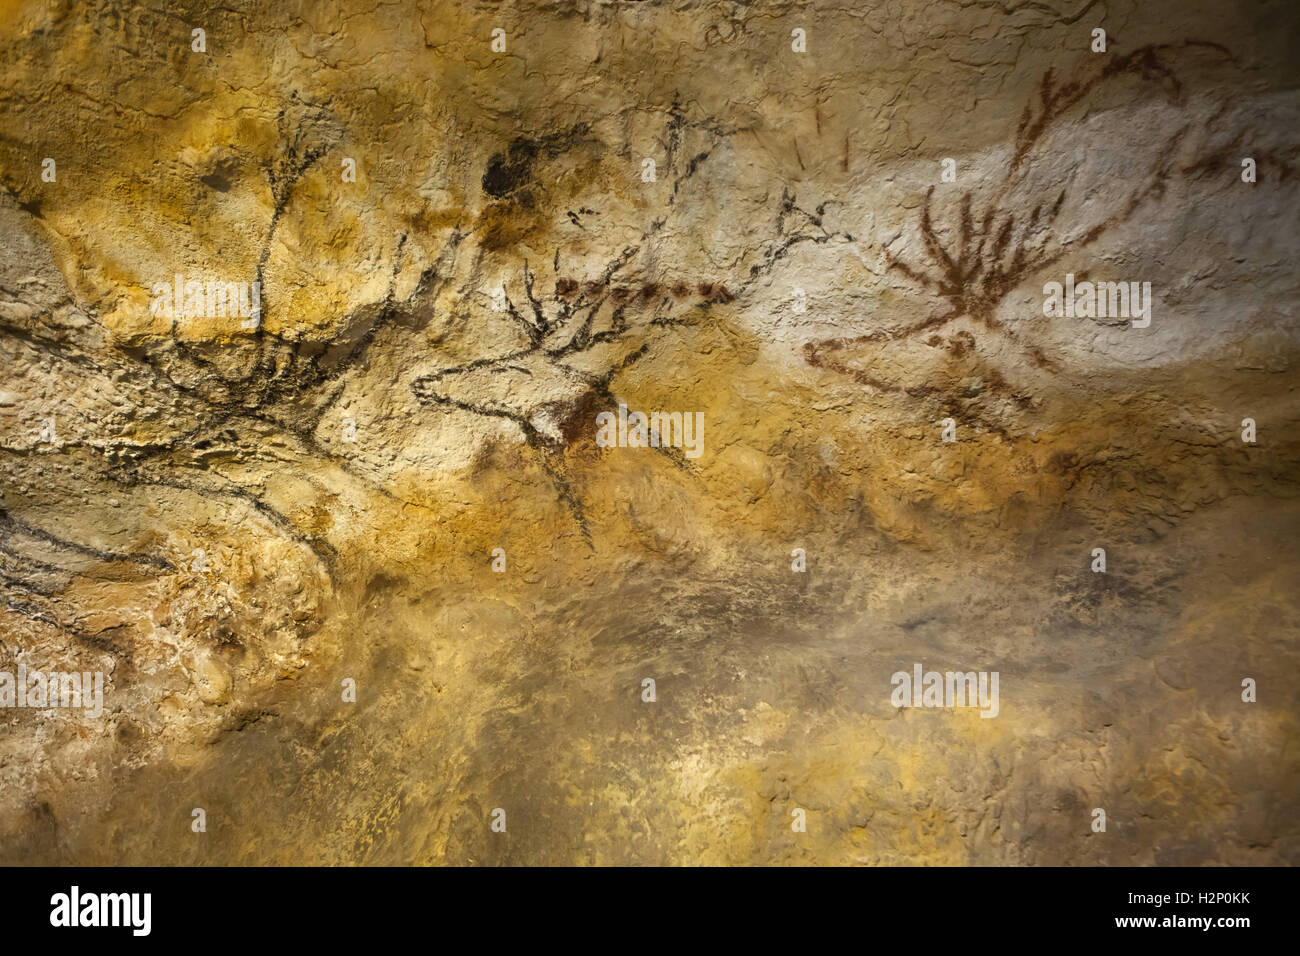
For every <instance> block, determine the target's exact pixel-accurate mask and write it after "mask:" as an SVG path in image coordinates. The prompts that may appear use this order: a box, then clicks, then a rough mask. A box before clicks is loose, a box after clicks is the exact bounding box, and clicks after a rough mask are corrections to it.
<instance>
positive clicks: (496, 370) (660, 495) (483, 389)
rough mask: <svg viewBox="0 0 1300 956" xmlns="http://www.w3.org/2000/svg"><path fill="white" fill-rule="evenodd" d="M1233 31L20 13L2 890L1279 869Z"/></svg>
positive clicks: (0, 635) (1289, 73)
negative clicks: (304, 875) (529, 877)
mask: <svg viewBox="0 0 1300 956" xmlns="http://www.w3.org/2000/svg"><path fill="white" fill-rule="evenodd" d="M1228 6H1229V5H1224V4H1219V3H1216V2H1214V0H1192V2H1190V3H1188V2H1182V3H1175V2H1162V3H1154V4H1153V3H1136V2H1118V3H1113V4H1108V5H1106V6H1105V7H1104V9H1103V7H1102V6H1099V5H1096V4H1091V5H1089V4H1080V3H1065V2H1057V0H1044V2H1036V3H1032V4H965V3H948V2H935V3H926V4H901V5H898V4H896V5H892V6H891V5H888V4H884V5H881V4H867V5H866V6H865V7H861V8H859V7H858V6H855V5H852V4H850V5H848V6H845V7H842V8H841V7H835V8H831V7H824V6H822V5H816V4H814V5H811V6H810V5H806V4H805V5H798V4H783V3H778V4H775V5H766V4H764V5H759V4H748V5H746V4H725V3H713V2H707V0H705V2H695V0H688V2H680V3H671V4H670V3H660V2H646V3H636V4H624V3H605V2H594V0H593V2H588V0H562V2H558V3H557V2H547V3H535V2H532V0H525V2H522V3H519V4H515V5H513V6H511V5H505V6H491V7H490V8H489V6H487V5H480V6H474V5H468V4H463V3H450V2H443V0H435V2H434V3H432V5H429V4H425V5H424V6H416V5H412V4H401V3H399V4H396V5H388V6H383V5H381V6H378V7H375V6H374V5H367V4H360V3H356V2H354V0H339V2H337V3H333V4H325V5H323V6H314V7H313V8H312V9H311V10H310V11H305V10H304V11H298V10H283V9H280V8H279V7H277V6H276V5H272V4H263V3H253V4H251V5H247V6H246V7H241V8H240V9H239V10H235V9H227V8H223V7H214V6H211V5H204V4H202V3H196V2H189V0H183V2H181V3H179V4H173V5H172V6H169V7H167V8H166V9H165V10H162V9H159V10H154V9H150V8H132V9H130V10H126V9H122V8H120V7H116V6H113V5H110V4H91V5H88V6H86V5H57V4H47V3H35V2H18V3H14V4H10V5H9V6H8V8H7V11H6V15H5V17H3V18H0V74H2V75H3V78H4V80H5V82H4V84H3V85H0V114H2V115H3V116H4V118H5V120H6V122H5V129H6V131H7V132H6V135H5V136H4V137H0V245H2V246H3V255H0V369H3V374H2V375H0V847H3V851H2V852H0V856H2V857H3V860H4V862H6V863H11V864H13V863H20V864H29V863H86V864H115V863H140V864H144V863H168V864H170V863H186V864H286V863H305V864H350V863H367V864H412V863H414V864H468V863H473V864H480V863H483V864H637V863H656V864H692V863H709V864H752V863H760V864H767V863H811V864H857V863H862V864H916V863H938V864H1053V865H1055V864H1062V863H1066V864H1146V863H1192V864H1243V863H1267V864H1276V863H1294V862H1297V861H1298V860H1300V814H1297V813H1296V809H1297V799H1296V795H1297V793H1298V792H1300V755H1298V752H1297V751H1296V749H1295V748H1294V747H1293V746H1290V741H1292V740H1293V738H1294V736H1295V734H1296V722H1297V715H1298V714H1300V654H1298V647H1300V645H1298V644H1297V639H1298V638H1300V627H1298V626H1297V623H1296V622H1297V621H1300V606H1298V603H1300V598H1298V597H1297V595H1300V560H1297V559H1298V558H1300V554H1297V545H1296V542H1297V541H1300V535H1298V534H1297V531H1300V494H1297V491H1298V489H1300V484H1298V479H1297V476H1300V438H1298V437H1297V436H1300V405H1297V400H1296V390H1295V388H1294V378H1295V369H1296V365H1297V362H1300V323H1298V322H1297V315H1296V302H1297V301H1300V289H1298V288H1297V282H1296V275H1295V266H1294V263H1295V259H1296V254H1297V251H1300V250H1298V247H1300V237H1298V236H1297V231H1296V227H1295V216H1294V210H1295V208H1296V200H1297V191H1298V190H1300V177H1297V175H1296V170H1297V169H1298V168H1300V165H1298V164H1300V143H1298V141H1297V136H1296V133H1295V131H1296V130H1297V129H1300V99H1298V98H1297V95H1296V90H1297V87H1298V85H1300V80H1298V79H1297V75H1296V72H1295V60H1294V51H1293V50H1292V49H1290V47H1289V46H1288V40H1289V39H1290V38H1291V37H1293V36H1294V34H1295V28H1296V19H1297V13H1296V10H1295V6H1294V4H1293V3H1290V2H1288V0H1266V2H1262V3H1260V4H1257V5H1256V7H1257V8H1258V9H1255V10H1253V11H1252V12H1251V13H1250V14H1246V13H1243V12H1241V11H1239V10H1236V9H1235V8H1229V9H1223V8H1225V7H1228ZM896 8H901V9H896ZM1093 21H1096V22H1093ZM1099 27H1101V28H1105V29H1106V31H1107V43H1106V47H1105V49H1104V50H1094V49H1093V48H1092V46H1093V44H1092V30H1093V29H1094V28H1099ZM195 30H201V31H202V38H203V39H202V43H199V42H198V40H197V39H196V36H195V34H194V32H193V31H195ZM1053 283H1055V284H1058V285H1059V286H1060V290H1061V291H1060V293H1059V295H1053V294H1049V292H1048V291H1046V290H1050V289H1052V288H1053V285H1052V284H1053ZM1101 283H1106V284H1107V285H1106V286H1105V287H1104V291H1103V292H1102V294H1103V295H1104V296H1106V297H1107V299H1106V301H1107V303H1108V304H1109V302H1110V298H1109V297H1110V296H1112V295H1113V296H1114V297H1115V301H1116V302H1119V301H1120V300H1119V294H1120V290H1121V288H1122V289H1124V290H1133V289H1136V290H1137V292H1136V293H1133V294H1132V295H1131V296H1130V302H1129V305H1134V306H1135V310H1126V309H1119V308H1108V309H1107V310H1106V312H1105V314H1104V315H1103V314H1101V313H1100V312H1099V311H1097V310H1096V309H1095V308H1092V307H1084V306H1081V305H1078V303H1077V302H1076V299H1079V301H1086V300H1084V299H1081V298H1080V297H1079V296H1076V292H1078V290H1080V289H1086V290H1087V291H1086V295H1088V296H1092V295H1093V294H1094V292H1095V291H1096V290H1097V289H1099V288H1102V287H1101V285H1100V284H1101ZM1121 284H1122V286H1121ZM1067 290H1068V292H1067ZM1134 297H1140V299H1141V304H1140V305H1137V303H1136V299H1135V298H1134ZM1093 301H1094V302H1095V300H1093ZM1058 302H1059V308H1058ZM1129 311H1135V314H1133V315H1129V314H1128V312H1129ZM1147 319H1149V322H1148V321H1147ZM623 406H626V409H629V410H632V411H631V412H629V413H628V414H629V415H641V416H644V418H645V419H646V420H647V421H650V420H653V421H656V422H659V423H663V422H669V423H671V422H672V421H673V418H672V416H674V415H679V416H681V420H682V421H683V422H685V421H688V420H689V421H690V422H691V424H692V426H693V434H695V435H697V436H698V435H700V434H702V435H703V436H704V437H703V441H702V442H692V443H691V444H690V446H689V448H688V447H687V442H686V441H685V439H684V436H683V437H682V440H681V441H676V440H671V441H660V442H656V443H655V444H653V445H649V446H648V447H641V446H640V443H639V442H628V441H624V440H623V437H622V436H621V435H618V436H616V439H617V440H610V437H609V435H608V434H602V433H601V432H600V431H599V429H600V422H601V421H602V419H601V417H600V416H602V414H607V413H618V412H619V410H620V409H621V408H622V407H623ZM687 416H689V418H687ZM603 421H605V422H608V421H609V419H604V420H603ZM19 675H22V684H23V686H22V687H20V686H19ZM34 675H39V677H37V676H34ZM86 675H90V679H89V680H87V679H86ZM73 676H76V677H77V678H78V679H77V680H75V681H74V680H73V679H72V678H73ZM97 680H98V682H97ZM74 692H75V693H74ZM100 698H102V699H100ZM96 700H99V702H98V703H96ZM100 704H102V706H100ZM1097 809H1101V810H1103V814H1102V815H1101V816H1098V815H1096V814H1095V812H1094V811H1095V810H1097ZM1103 820H1104V823H1099V822H1098V821H1103ZM507 821H508V824H507Z"/></svg>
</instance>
